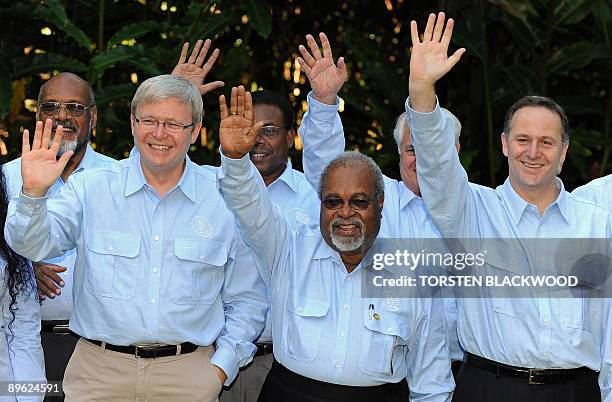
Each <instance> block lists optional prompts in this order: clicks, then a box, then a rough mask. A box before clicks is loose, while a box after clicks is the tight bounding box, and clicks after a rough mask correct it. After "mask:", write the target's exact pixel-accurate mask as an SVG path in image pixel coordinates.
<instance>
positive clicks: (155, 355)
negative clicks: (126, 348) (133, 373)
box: [134, 346, 157, 359]
mask: <svg viewBox="0 0 612 402" xmlns="http://www.w3.org/2000/svg"><path fill="white" fill-rule="evenodd" d="M139 350H142V351H153V357H147V358H145V357H141V356H140V355H139V354H138V351H139ZM134 357H136V358H143V359H155V358H156V357H157V348H156V347H155V346H152V347H151V346H134Z"/></svg>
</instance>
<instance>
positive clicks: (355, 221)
mask: <svg viewBox="0 0 612 402" xmlns="http://www.w3.org/2000/svg"><path fill="white" fill-rule="evenodd" d="M331 225H332V227H334V226H340V225H357V227H359V229H361V230H362V231H363V226H364V224H363V221H362V220H361V218H359V217H357V216H352V217H350V218H348V219H346V218H341V217H339V216H337V217H335V218H334V219H333V220H332V221H331Z"/></svg>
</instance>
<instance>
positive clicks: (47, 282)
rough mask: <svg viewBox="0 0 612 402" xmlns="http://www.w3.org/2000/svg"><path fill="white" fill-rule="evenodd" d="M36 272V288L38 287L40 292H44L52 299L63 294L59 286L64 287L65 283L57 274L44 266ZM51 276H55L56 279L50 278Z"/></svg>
mask: <svg viewBox="0 0 612 402" xmlns="http://www.w3.org/2000/svg"><path fill="white" fill-rule="evenodd" d="M35 272H36V274H35V277H36V286H37V287H38V290H39V291H41V292H43V293H44V294H45V295H47V296H49V297H50V298H54V297H55V295H59V294H61V293H62V291H61V289H60V288H59V286H58V284H59V285H60V286H63V285H64V282H63V281H62V280H61V279H60V278H59V276H57V274H56V273H54V272H53V271H51V270H49V269H47V268H46V267H44V266H39V267H37V268H36V270H35ZM50 274H53V275H55V278H52V277H50V276H49V275H50Z"/></svg>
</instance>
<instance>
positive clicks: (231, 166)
mask: <svg viewBox="0 0 612 402" xmlns="http://www.w3.org/2000/svg"><path fill="white" fill-rule="evenodd" d="M219 154H220V155H221V168H220V169H219V170H218V171H217V188H220V186H219V184H220V183H219V180H220V179H224V178H226V177H227V176H231V177H234V178H245V177H247V176H248V174H249V170H250V168H249V164H250V163H251V159H250V157H249V154H246V155H244V156H243V157H242V158H240V159H232V158H228V157H227V156H225V154H223V149H222V148H221V147H219Z"/></svg>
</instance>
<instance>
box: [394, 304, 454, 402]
mask: <svg viewBox="0 0 612 402" xmlns="http://www.w3.org/2000/svg"><path fill="white" fill-rule="evenodd" d="M414 301H415V305H416V306H417V307H416V308H415V310H416V312H417V314H415V315H416V319H415V322H413V323H412V324H413V325H412V326H411V328H412V336H411V338H412V342H411V345H410V346H409V348H410V349H409V351H408V353H407V354H406V367H408V376H407V378H406V380H407V381H408V387H409V388H410V401H411V402H416V401H419V402H424V401H427V402H433V401H436V402H450V400H451V395H452V392H453V390H454V389H455V382H454V380H453V376H452V373H451V366H450V364H451V363H450V353H449V350H448V347H447V345H446V338H445V331H444V321H443V320H444V318H443V317H444V311H443V307H442V302H441V301H440V299H439V298H431V297H429V298H417V299H414Z"/></svg>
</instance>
